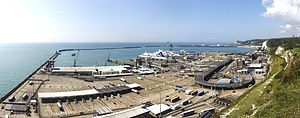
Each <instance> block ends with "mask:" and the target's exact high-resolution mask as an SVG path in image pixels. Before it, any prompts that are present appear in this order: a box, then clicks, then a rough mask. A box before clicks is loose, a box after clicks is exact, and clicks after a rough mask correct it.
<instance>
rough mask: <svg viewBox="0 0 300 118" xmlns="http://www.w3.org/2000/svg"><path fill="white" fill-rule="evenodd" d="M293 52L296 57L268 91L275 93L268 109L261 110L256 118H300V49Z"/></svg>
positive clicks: (271, 97)
mask: <svg viewBox="0 0 300 118" xmlns="http://www.w3.org/2000/svg"><path fill="white" fill-rule="evenodd" d="M292 51H293V52H294V53H295V57H294V58H293V59H291V61H290V62H289V64H287V67H286V68H285V70H284V71H281V73H280V74H278V75H277V76H276V77H275V78H276V80H275V81H274V82H272V84H270V86H269V87H268V91H272V92H273V93H272V95H271V96H270V97H269V101H268V104H267V105H266V107H264V108H263V109H260V110H259V111H258V112H257V113H256V114H255V117H272V118H275V117H277V118H279V117H288V118H298V117H299V116H300V111H299V110H300V59H299V55H300V49H299V48H294V49H293V50H292Z"/></svg>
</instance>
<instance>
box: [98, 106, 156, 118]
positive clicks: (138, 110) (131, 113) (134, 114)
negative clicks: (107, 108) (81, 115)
mask: <svg viewBox="0 0 300 118" xmlns="http://www.w3.org/2000/svg"><path fill="white" fill-rule="evenodd" d="M149 112H150V110H148V109H144V108H142V106H138V107H134V108H131V109H127V110H123V111H120V112H116V113H112V114H107V115H102V116H96V117H94V118H152V117H153V116H151V115H150V113H149Z"/></svg>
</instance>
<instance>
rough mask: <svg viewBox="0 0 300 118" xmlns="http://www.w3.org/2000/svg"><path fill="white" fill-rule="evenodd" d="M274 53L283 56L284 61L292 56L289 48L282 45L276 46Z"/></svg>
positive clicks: (287, 60)
mask: <svg viewBox="0 0 300 118" xmlns="http://www.w3.org/2000/svg"><path fill="white" fill-rule="evenodd" d="M275 54H276V55H278V56H280V57H282V58H284V60H285V62H286V63H288V62H289V61H290V60H291V58H293V53H292V51H291V50H285V49H284V48H283V47H282V46H278V48H277V50H276V52H275Z"/></svg>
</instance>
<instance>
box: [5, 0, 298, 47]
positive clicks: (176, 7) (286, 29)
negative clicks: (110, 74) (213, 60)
mask: <svg viewBox="0 0 300 118" xmlns="http://www.w3.org/2000/svg"><path fill="white" fill-rule="evenodd" d="M299 32H300V0H26V1H25V0H0V43H23V42H24V43H27V42H167V41H171V42H235V41H236V40H248V39H257V38H271V37H283V36H292V35H298V33H299Z"/></svg>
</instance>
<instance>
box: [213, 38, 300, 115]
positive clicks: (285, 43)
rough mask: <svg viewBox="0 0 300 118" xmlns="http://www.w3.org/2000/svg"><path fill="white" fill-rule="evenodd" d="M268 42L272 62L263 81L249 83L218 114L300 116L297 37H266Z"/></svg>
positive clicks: (299, 43)
mask: <svg viewBox="0 0 300 118" xmlns="http://www.w3.org/2000/svg"><path fill="white" fill-rule="evenodd" d="M267 46H268V51H269V54H270V55H271V56H270V58H269V61H270V63H271V65H270V69H269V72H268V75H267V77H266V80H265V82H263V83H261V84H258V85H256V86H254V87H252V88H251V90H250V91H249V92H247V93H245V94H244V95H242V96H241V97H240V98H238V99H237V100H236V101H234V102H233V103H231V105H230V106H229V107H228V108H227V109H225V110H223V111H221V113H220V114H219V115H221V114H227V116H228V117H232V118H236V117H258V118H261V117H262V118H280V117H283V118H297V117H299V116H300V111H299V110H300V97H299V96H300V38H299V37H292V38H277V39H269V40H268V42H267ZM278 47H279V48H278ZM277 49H280V50H277ZM275 52H276V53H275Z"/></svg>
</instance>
